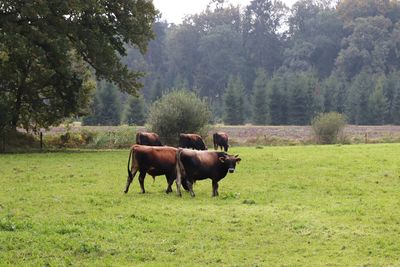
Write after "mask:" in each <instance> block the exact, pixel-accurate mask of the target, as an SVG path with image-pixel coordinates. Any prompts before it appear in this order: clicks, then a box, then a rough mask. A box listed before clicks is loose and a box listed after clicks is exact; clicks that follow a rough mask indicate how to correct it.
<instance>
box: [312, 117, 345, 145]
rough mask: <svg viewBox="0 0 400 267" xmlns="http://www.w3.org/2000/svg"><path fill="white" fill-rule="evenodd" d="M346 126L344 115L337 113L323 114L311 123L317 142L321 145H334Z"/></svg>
mask: <svg viewBox="0 0 400 267" xmlns="http://www.w3.org/2000/svg"><path fill="white" fill-rule="evenodd" d="M345 125H346V119H345V117H344V115H342V114H340V113H337V112H329V113H323V114H320V115H318V116H317V117H315V118H314V119H313V121H312V123H311V126H312V129H313V131H314V134H315V137H316V139H317V141H318V142H319V143H321V144H334V143H336V142H337V140H338V135H339V134H340V133H341V132H342V130H343V128H344V126H345Z"/></svg>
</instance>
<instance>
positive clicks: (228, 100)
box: [223, 77, 238, 125]
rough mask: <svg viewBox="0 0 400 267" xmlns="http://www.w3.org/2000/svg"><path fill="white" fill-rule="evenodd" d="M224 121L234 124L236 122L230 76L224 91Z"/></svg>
mask: <svg viewBox="0 0 400 267" xmlns="http://www.w3.org/2000/svg"><path fill="white" fill-rule="evenodd" d="M223 98H224V113H225V114H224V122H225V124H229V125H235V124H237V123H236V119H237V117H236V112H237V109H238V106H237V100H236V92H235V86H234V80H233V78H232V77H231V78H230V79H229V81H228V87H227V88H226V90H225V93H224V96H223Z"/></svg>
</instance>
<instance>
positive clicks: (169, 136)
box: [146, 90, 211, 145]
mask: <svg viewBox="0 0 400 267" xmlns="http://www.w3.org/2000/svg"><path fill="white" fill-rule="evenodd" d="M210 118H211V112H210V110H209V108H208V105H207V104H206V102H205V101H203V100H201V99H200V98H199V97H198V96H197V95H196V94H195V93H192V92H188V91H184V90H182V91H172V92H171V93H169V94H167V95H164V96H163V97H162V98H161V99H160V100H158V101H156V102H154V103H153V105H152V106H151V108H150V114H149V117H148V119H147V127H146V128H147V129H149V130H150V131H153V132H156V133H157V134H158V135H159V136H160V138H161V141H162V142H163V143H164V144H168V145H177V144H178V138H179V134H180V133H198V134H200V135H207V123H208V121H209V120H210Z"/></svg>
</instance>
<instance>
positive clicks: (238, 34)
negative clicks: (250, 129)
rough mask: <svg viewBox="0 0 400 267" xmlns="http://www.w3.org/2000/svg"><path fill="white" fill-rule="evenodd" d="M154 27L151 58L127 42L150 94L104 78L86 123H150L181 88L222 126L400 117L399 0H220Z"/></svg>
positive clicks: (396, 120) (131, 63) (376, 121)
mask: <svg viewBox="0 0 400 267" xmlns="http://www.w3.org/2000/svg"><path fill="white" fill-rule="evenodd" d="M153 30H154V32H155V36H156V37H155V39H153V40H152V41H151V42H150V43H149V45H148V49H147V52H146V53H145V54H144V55H142V54H141V53H139V51H138V50H137V49H135V48H132V47H128V54H127V56H126V57H124V58H123V62H124V63H125V64H127V65H128V67H131V68H136V69H139V70H141V71H143V72H144V73H146V75H145V76H144V78H143V79H142V83H143V88H142V89H141V92H140V95H141V97H139V98H134V97H127V95H126V94H125V95H124V94H121V93H119V92H118V90H117V88H113V87H114V86H113V85H111V84H106V83H102V84H100V86H98V87H99V88H98V91H97V92H96V94H95V101H94V102H93V103H94V104H93V105H92V115H91V116H89V117H87V118H85V120H84V121H85V122H86V123H87V124H108V125H112V124H119V123H120V122H123V123H134V124H143V123H144V121H145V119H146V118H145V114H146V107H149V106H150V105H151V103H153V102H154V101H155V100H157V99H159V98H160V97H161V96H162V95H163V94H166V93H168V92H170V91H171V90H176V89H184V90H191V91H194V92H196V93H197V94H198V95H199V96H200V97H201V98H203V99H206V101H207V103H209V105H210V108H211V110H212V114H213V122H214V123H225V124H229V125H240V124H244V123H252V124H256V125H286V124H292V125H293V124H294V125H306V124H309V123H310V121H311V120H312V118H313V117H314V116H315V115H316V114H319V113H321V112H330V111H336V112H339V113H344V114H345V115H346V117H347V120H348V122H349V123H351V124H363V125H364V124H366V125H380V124H400V3H399V2H398V1H393V0H342V1H338V2H337V1H323V0H319V1H318V0H300V1H298V2H297V3H295V4H294V5H293V6H292V8H290V9H289V8H288V7H286V6H285V5H284V4H283V3H282V2H280V1H271V0H253V1H251V2H250V4H249V5H248V6H244V7H239V6H233V5H231V4H229V3H227V2H226V1H222V0H218V1H211V2H210V4H209V5H208V7H207V9H206V10H204V11H203V12H201V13H199V14H194V15H189V16H186V18H185V19H184V21H183V22H182V23H181V24H178V25H176V24H171V23H168V22H167V21H165V20H160V19H159V20H158V21H156V22H155V23H154V25H153ZM121 101H122V102H123V103H124V104H123V105H121V104H120V103H121ZM115 110H118V112H115Z"/></svg>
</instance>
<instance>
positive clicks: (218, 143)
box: [213, 132, 229, 152]
mask: <svg viewBox="0 0 400 267" xmlns="http://www.w3.org/2000/svg"><path fill="white" fill-rule="evenodd" d="M213 143H214V149H215V150H217V149H218V147H220V148H221V149H222V148H223V149H224V151H225V152H228V147H229V145H228V135H227V134H226V133H224V132H217V133H215V134H213Z"/></svg>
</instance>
